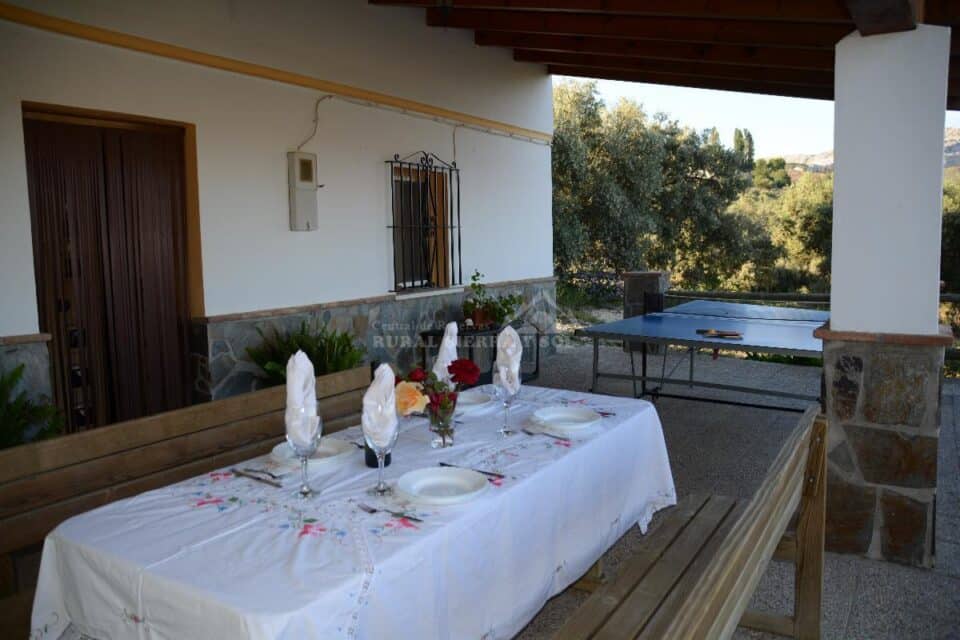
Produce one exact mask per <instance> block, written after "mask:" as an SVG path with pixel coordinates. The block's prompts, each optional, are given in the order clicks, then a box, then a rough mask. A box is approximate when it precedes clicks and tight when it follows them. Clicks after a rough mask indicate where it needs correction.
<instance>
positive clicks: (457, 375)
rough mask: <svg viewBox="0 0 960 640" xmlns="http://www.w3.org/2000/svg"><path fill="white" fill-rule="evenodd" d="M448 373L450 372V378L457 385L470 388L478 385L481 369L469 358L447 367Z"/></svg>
mask: <svg viewBox="0 0 960 640" xmlns="http://www.w3.org/2000/svg"><path fill="white" fill-rule="evenodd" d="M447 371H448V372H450V378H451V379H452V380H453V381H454V382H456V383H457V384H462V385H466V386H470V385H474V384H477V381H478V380H479V379H480V367H478V366H477V365H476V364H474V362H473V360H468V359H467V358H460V359H459V360H454V361H453V362H451V363H450V366H449V367H447Z"/></svg>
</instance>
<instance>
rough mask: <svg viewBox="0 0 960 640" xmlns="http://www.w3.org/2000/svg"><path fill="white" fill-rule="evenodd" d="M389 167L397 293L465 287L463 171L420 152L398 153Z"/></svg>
mask: <svg viewBox="0 0 960 640" xmlns="http://www.w3.org/2000/svg"><path fill="white" fill-rule="evenodd" d="M418 155H419V157H418V158H415V157H416V156H418ZM411 158H415V159H413V160H411ZM387 165H388V167H389V169H390V200H391V208H392V210H393V216H392V221H391V222H392V223H391V224H390V226H389V228H390V230H391V233H392V235H393V286H394V288H393V290H394V291H396V292H404V291H411V290H416V289H430V288H444V287H452V286H456V285H460V284H463V267H462V265H461V260H460V257H461V246H460V170H459V169H457V165H456V163H455V162H454V163H447V162H444V161H443V160H441V159H440V158H438V157H437V156H436V155H434V154H432V153H427V152H425V151H421V152H418V153H415V154H411V155H409V156H406V157H404V158H401V157H400V155H399V154H397V155H395V156H394V157H393V160H388V161H387Z"/></svg>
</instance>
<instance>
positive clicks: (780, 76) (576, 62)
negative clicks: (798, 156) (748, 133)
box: [514, 49, 833, 90]
mask: <svg viewBox="0 0 960 640" xmlns="http://www.w3.org/2000/svg"><path fill="white" fill-rule="evenodd" d="M514 59H515V60H519V61H522V62H539V63H541V64H547V65H558V66H568V67H581V68H587V67H594V68H598V69H618V70H621V71H648V72H652V73H679V74H684V75H693V76H701V77H705V78H711V77H712V78H737V79H741V80H755V81H757V82H774V83H779V84H797V85H804V86H811V87H826V88H829V89H831V90H832V89H833V72H832V71H823V70H811V69H777V68H771V67H743V66H738V65H732V64H716V63H712V62H689V61H683V62H675V61H668V60H648V59H646V58H628V57H625V56H601V55H593V54H583V53H562V52H555V51H528V50H524V49H518V50H516V51H514Z"/></svg>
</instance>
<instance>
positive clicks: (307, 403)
mask: <svg viewBox="0 0 960 640" xmlns="http://www.w3.org/2000/svg"><path fill="white" fill-rule="evenodd" d="M284 424H285V425H286V428H287V436H289V438H290V441H291V442H292V443H293V444H294V446H296V447H300V448H302V449H307V448H310V447H311V446H312V445H313V443H315V442H316V439H317V430H318V428H319V425H320V418H319V417H318V416H317V378H316V376H314V374H313V363H311V362H310V358H308V357H307V354H305V353H304V352H303V351H297V352H296V353H295V354H293V355H292V356H290V359H289V360H288V361H287V409H286V413H285V415H284Z"/></svg>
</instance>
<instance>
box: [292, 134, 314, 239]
mask: <svg viewBox="0 0 960 640" xmlns="http://www.w3.org/2000/svg"><path fill="white" fill-rule="evenodd" d="M287 180H288V181H289V186H290V231H316V230H317V219H318V211H317V209H318V205H317V189H318V188H319V185H318V184H317V156H316V154H313V153H303V152H301V151H289V152H287Z"/></svg>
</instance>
